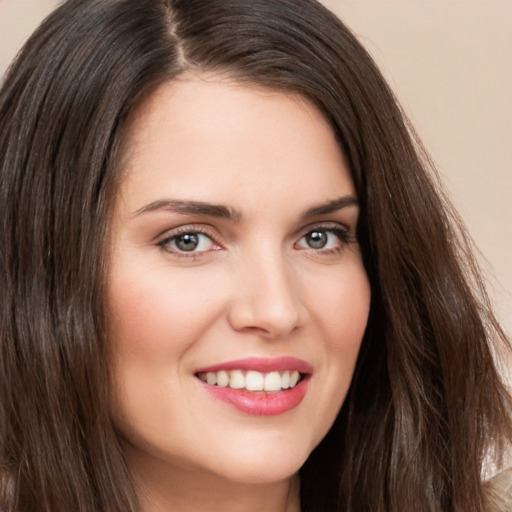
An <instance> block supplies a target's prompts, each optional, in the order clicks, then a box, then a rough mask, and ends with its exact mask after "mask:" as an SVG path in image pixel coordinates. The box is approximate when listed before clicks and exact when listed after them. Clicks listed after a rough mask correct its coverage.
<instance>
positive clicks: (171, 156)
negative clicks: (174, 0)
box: [122, 75, 353, 206]
mask: <svg viewBox="0 0 512 512" xmlns="http://www.w3.org/2000/svg"><path fill="white" fill-rule="evenodd" d="M124 146H125V158H124V166H123V172H124V173H125V179H124V180H123V187H122V193H123V196H132V195H137V196H138V200H140V201H150V200H154V196H155V194H156V193H157V192H161V193H164V192H165V193H172V195H173V196H178V197H181V198H183V197H185V198H188V196H189V195H191V194H193V195H194V199H198V200H202V201H212V200H215V202H219V201H220V202H229V203H232V202H235V203H236V202H238V203H244V204H247V200H248V199H249V197H250V196H251V195H254V194H251V191H252V192H254V191H255V190H256V189H259V190H260V191H261V190H265V191H266V192H269V191H270V190H273V191H276V192H277V193H279V190H282V191H283V193H284V192H285V191H286V192H287V193H288V194H293V193H294V192H296V193H303V192H304V190H305V189H307V190H308V191H309V193H310V194H311V195H313V196H314V194H315V191H318V193H319V194H320V195H321V196H322V197H321V198H319V199H320V200H322V201H323V200H325V199H326V198H325V195H326V194H327V195H329V190H330V189H332V188H333V187H334V188H343V189H345V190H344V191H343V192H344V193H353V184H352V180H351V177H350V172H349V170H348V166H347V164H346V161H345V158H344V155H343V154H342V151H341V149H340V147H339V145H338V143H337V141H336V138H335V136H334V133H333V130H332V128H331V126H330V125H329V123H328V122H327V121H326V120H325V118H324V116H323V115H322V114H321V113H320V112H319V110H318V109H317V108H316V107H314V106H313V104H312V103H311V102H310V101H309V100H308V99H306V98H305V97H303V96H301V95H299V94H294V93H285V92H280V91H275V90H271V89H267V88H264V87H261V86H254V85H246V84H240V83H236V82H233V81H232V80H228V79H226V78H218V77H212V76H201V75H199V76H198V75H195V76H190V75H187V76H183V77H181V78H178V79H175V80H173V81H170V82H168V83H165V84H163V85H161V86H160V87H159V88H157V89H156V90H155V91H154V92H153V93H152V94H151V95H150V96H149V97H148V98H146V99H145V101H144V102H143V103H142V104H141V105H140V106H139V108H138V109H137V111H136V112H135V114H134V115H133V116H132V119H131V123H130V127H129V130H128V136H127V138H126V140H125V145H124ZM171 189H172V190H171ZM332 195H336V193H335V192H333V193H332ZM263 199H264V198H263V197H260V198H259V200H260V201H263ZM312 199H314V198H312ZM233 206H238V205H233Z"/></svg>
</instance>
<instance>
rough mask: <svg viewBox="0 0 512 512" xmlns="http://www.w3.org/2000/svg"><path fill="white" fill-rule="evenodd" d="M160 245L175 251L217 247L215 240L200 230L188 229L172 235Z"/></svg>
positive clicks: (205, 249)
mask: <svg viewBox="0 0 512 512" xmlns="http://www.w3.org/2000/svg"><path fill="white" fill-rule="evenodd" d="M158 245H160V246H161V247H163V248H164V249H165V250H167V251H169V252H174V253H199V252H206V251H211V250H212V249H214V248H215V247H216V245H215V242H214V241H213V240H212V239H211V238H210V237H209V236H208V235H206V234H204V233H201V232H199V231H187V232H183V233H178V234H175V235H172V236H170V237H168V238H166V239H165V240H162V241H161V242H160V243H159V244H158Z"/></svg>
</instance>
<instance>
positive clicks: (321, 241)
mask: <svg viewBox="0 0 512 512" xmlns="http://www.w3.org/2000/svg"><path fill="white" fill-rule="evenodd" d="M326 244H327V234H326V233H324V232H322V231H313V232H311V233H310V234H309V235H308V245H309V246H310V247H311V248H313V249H322V247H325V245H326Z"/></svg>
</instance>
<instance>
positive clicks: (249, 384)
mask: <svg viewBox="0 0 512 512" xmlns="http://www.w3.org/2000/svg"><path fill="white" fill-rule="evenodd" d="M231 378H233V377H231ZM245 389H247V391H261V390H262V389H263V374H261V373H260V372H255V371H252V370H251V371H248V372H247V374H246V375H245Z"/></svg>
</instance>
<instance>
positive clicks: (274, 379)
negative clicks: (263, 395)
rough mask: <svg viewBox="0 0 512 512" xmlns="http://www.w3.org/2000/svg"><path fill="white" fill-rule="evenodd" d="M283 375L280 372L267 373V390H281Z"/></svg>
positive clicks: (265, 385)
mask: <svg viewBox="0 0 512 512" xmlns="http://www.w3.org/2000/svg"><path fill="white" fill-rule="evenodd" d="M281 386H282V384H281V375H280V374H279V372H270V373H267V375H265V384H264V386H263V389H264V390H265V391H279V390H280V389H281Z"/></svg>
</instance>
